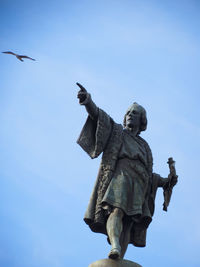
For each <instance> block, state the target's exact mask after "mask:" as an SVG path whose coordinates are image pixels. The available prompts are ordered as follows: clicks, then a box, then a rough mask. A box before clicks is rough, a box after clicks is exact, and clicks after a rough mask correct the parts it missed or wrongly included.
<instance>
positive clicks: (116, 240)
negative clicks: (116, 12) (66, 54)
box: [77, 83, 177, 259]
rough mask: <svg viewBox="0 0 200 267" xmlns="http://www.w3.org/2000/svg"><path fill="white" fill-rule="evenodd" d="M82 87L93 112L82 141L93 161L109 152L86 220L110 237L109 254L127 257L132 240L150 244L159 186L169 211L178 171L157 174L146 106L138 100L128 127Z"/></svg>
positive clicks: (139, 244)
mask: <svg viewBox="0 0 200 267" xmlns="http://www.w3.org/2000/svg"><path fill="white" fill-rule="evenodd" d="M77 85H78V86H79V87H80V91H79V92H78V96H77V97H78V98H79V103H80V104H81V105H84V106H85V108H86V110H87V112H88V118H87V121H86V123H85V125H84V127H83V129H82V131H81V134H80V137H79V138H78V141H77V143H78V144H79V145H80V146H81V147H82V148H83V149H84V150H85V151H86V152H87V153H88V154H89V156H90V157H91V158H92V159H93V158H96V157H98V156H99V155H100V154H101V153H103V155H102V160H101V164H100V168H99V173H98V176H97V180H96V183H95V186H94V189H93V192H92V195H91V198H90V201H89V205H88V208H87V211H86V213H85V217H84V221H85V222H86V223H87V224H88V225H89V227H90V229H91V230H92V231H94V232H97V233H103V234H105V235H107V237H108V242H109V243H110V244H111V251H110V253H109V255H108V256H109V258H111V259H117V258H123V257H124V254H125V252H126V249H127V246H128V244H129V243H131V244H133V245H134V246H137V247H144V246H145V245H146V232H147V228H148V226H149V224H150V223H151V221H152V216H153V213H154V203H155V196H156V191H157V188H158V187H163V189H164V196H165V199H166V201H165V206H164V207H165V210H166V209H167V206H168V204H169V200H170V197H171V193H172V188H173V186H174V185H175V184H176V182H177V175H176V173H175V172H174V173H173V174H170V175H169V176H168V178H162V177H161V176H160V175H158V174H156V173H152V165H153V159H152V153H151V149H150V148H149V145H148V144H147V142H146V141H145V140H144V139H143V138H141V137H140V133H141V131H145V130H146V127H147V117H146V111H145V109H144V108H143V107H142V106H140V105H139V104H137V103H133V104H132V105H131V106H130V107H129V108H128V110H127V112H126V114H125V116H124V122H123V126H122V125H121V124H117V123H116V122H115V121H114V120H113V119H112V118H111V117H110V116H109V115H108V114H107V113H105V112H104V111H103V110H101V109H100V108H98V107H97V106H96V105H95V103H94V102H93V101H92V99H91V95H90V94H89V93H88V92H87V91H86V89H85V88H84V87H83V86H82V85H80V84H79V83H77ZM169 194H170V196H169Z"/></svg>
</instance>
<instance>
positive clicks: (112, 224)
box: [106, 208, 124, 259]
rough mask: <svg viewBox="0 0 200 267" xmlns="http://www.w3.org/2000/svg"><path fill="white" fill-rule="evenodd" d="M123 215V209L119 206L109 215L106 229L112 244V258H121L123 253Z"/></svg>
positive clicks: (110, 255) (110, 256) (110, 254)
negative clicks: (121, 244) (121, 238)
mask: <svg viewBox="0 0 200 267" xmlns="http://www.w3.org/2000/svg"><path fill="white" fill-rule="evenodd" d="M123 216H124V213H123V211H122V210H121V209H119V208H115V209H114V210H113V211H112V213H111V214H110V215H109V217H108V220H107V224H106V230H107V234H108V237H109V240H110V243H111V246H112V249H111V251H110V253H109V255H108V257H109V258H111V259H117V258H119V256H120V254H121V246H120V236H121V233H122V228H123V223H122V218H123Z"/></svg>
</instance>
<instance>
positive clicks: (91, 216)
mask: <svg viewBox="0 0 200 267" xmlns="http://www.w3.org/2000/svg"><path fill="white" fill-rule="evenodd" d="M122 135H123V127H122V125H121V124H117V123H115V122H114V121H113V119H112V118H111V117H110V116H109V115H108V114H107V113H105V112H104V111H103V110H101V109H98V119H97V121H94V120H93V119H92V118H91V117H90V116H88V118H87V120H86V123H85V125H84V126H83V129H82V131H81V134H80V136H79V138H78V140H77V143H78V144H79V145H80V146H81V147H82V148H83V150H84V151H85V152H87V154H88V155H89V156H90V157H91V158H92V159H94V158H96V157H98V156H99V155H100V154H101V153H103V155H102V160H101V163H100V168H99V172H98V175H97V179H96V182H95V185H94V188H93V192H92V194H91V197H90V201H89V204H88V207H87V210H86V213H85V216H84V221H85V222H86V224H88V225H89V227H90V229H91V230H92V231H93V232H97V233H103V234H105V235H107V231H106V221H107V217H108V215H107V214H106V212H105V210H104V209H103V208H102V199H103V197H104V194H105V192H106V190H107V188H108V185H109V183H110V181H111V179H112V176H113V172H114V170H115V167H116V163H117V159H118V154H119V151H120V148H121V145H122ZM139 138H140V140H141V141H142V142H143V143H144V146H145V149H146V153H147V157H148V174H149V183H148V190H147V194H146V196H145V202H146V203H145V204H146V205H145V206H147V207H148V211H147V212H146V216H143V219H142V220H140V221H139V222H138V223H137V222H135V223H134V225H133V226H134V227H132V228H131V230H130V231H131V234H130V242H129V243H132V244H133V245H135V246H138V247H144V246H145V245H146V231H147V228H148V226H149V224H150V222H151V221H152V216H153V213H154V202H155V196H156V191H157V188H158V184H159V179H160V176H159V175H158V174H153V173H152V165H153V159H152V154H151V150H150V148H149V146H148V144H147V143H146V141H145V140H144V139H142V138H141V137H139ZM130 221H131V219H130V218H128V216H127V217H125V221H124V223H125V224H126V223H129V222H130Z"/></svg>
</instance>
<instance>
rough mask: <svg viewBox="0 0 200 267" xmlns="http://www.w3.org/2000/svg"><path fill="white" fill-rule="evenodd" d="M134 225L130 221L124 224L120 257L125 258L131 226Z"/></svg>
mask: <svg viewBox="0 0 200 267" xmlns="http://www.w3.org/2000/svg"><path fill="white" fill-rule="evenodd" d="M132 226H133V222H132V221H129V222H128V223H126V224H125V225H123V231H122V233H121V237H120V245H121V254H120V258H121V259H123V257H124V255H125V253H126V250H127V247H128V244H129V241H130V232H131V228H132Z"/></svg>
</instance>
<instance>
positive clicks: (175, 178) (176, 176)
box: [171, 175, 178, 186]
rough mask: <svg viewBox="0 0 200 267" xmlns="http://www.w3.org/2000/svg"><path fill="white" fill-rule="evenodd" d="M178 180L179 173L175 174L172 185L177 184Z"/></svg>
mask: <svg viewBox="0 0 200 267" xmlns="http://www.w3.org/2000/svg"><path fill="white" fill-rule="evenodd" d="M177 182H178V175H173V176H172V178H171V185H172V186H175V185H176V184H177Z"/></svg>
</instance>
